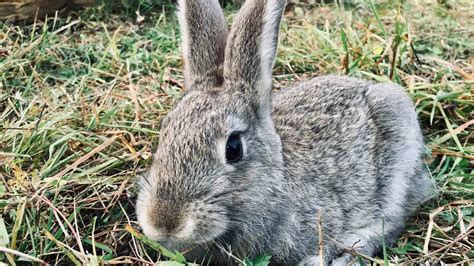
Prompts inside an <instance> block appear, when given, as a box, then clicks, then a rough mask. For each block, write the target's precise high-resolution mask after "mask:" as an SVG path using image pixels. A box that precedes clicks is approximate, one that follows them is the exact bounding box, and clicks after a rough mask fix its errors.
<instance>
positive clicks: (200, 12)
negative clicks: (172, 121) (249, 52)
mask: <svg viewBox="0 0 474 266" xmlns="http://www.w3.org/2000/svg"><path fill="white" fill-rule="evenodd" d="M177 15H178V22H179V28H180V31H181V39H182V49H183V57H184V71H185V83H186V88H187V89H190V88H191V87H193V88H204V87H206V85H211V86H219V85H221V84H222V82H223V78H222V68H223V66H222V65H223V63H224V51H225V44H226V38H227V24H226V21H225V17H224V13H223V12H222V9H221V7H220V5H219V2H218V0H178V12H177ZM199 85H204V86H199Z"/></svg>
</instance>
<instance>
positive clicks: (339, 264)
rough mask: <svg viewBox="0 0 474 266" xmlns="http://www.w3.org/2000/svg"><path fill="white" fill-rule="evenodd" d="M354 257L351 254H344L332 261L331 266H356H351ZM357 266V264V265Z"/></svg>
mask: <svg viewBox="0 0 474 266" xmlns="http://www.w3.org/2000/svg"><path fill="white" fill-rule="evenodd" d="M352 260H353V257H352V255H351V254H343V255H341V256H340V257H337V258H335V259H333V260H332V262H331V265H332V266H346V265H354V264H351V263H350V262H352ZM356 265H357V264H356Z"/></svg>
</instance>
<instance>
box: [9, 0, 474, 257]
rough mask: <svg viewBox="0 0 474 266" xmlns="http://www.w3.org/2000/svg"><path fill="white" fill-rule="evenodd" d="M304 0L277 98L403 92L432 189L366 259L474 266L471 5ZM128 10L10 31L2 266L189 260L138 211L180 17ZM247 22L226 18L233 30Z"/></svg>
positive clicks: (285, 34)
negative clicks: (342, 81) (322, 90)
mask: <svg viewBox="0 0 474 266" xmlns="http://www.w3.org/2000/svg"><path fill="white" fill-rule="evenodd" d="M228 2H229V1H228ZM308 2H311V1H293V4H292V5H290V6H289V7H288V8H287V11H286V13H285V18H284V20H283V24H282V32H281V33H282V38H281V41H280V47H279V50H278V58H277V62H276V67H275V70H274V76H275V88H276V89H279V88H281V87H284V86H285V84H288V83H290V82H293V81H297V80H300V79H304V78H308V77H311V76H317V75H322V74H327V73H333V74H334V73H337V74H348V75H351V76H356V77H362V78H365V79H371V80H377V81H385V82H395V83H398V84H400V85H402V86H404V87H405V88H406V91H407V93H408V94H409V95H410V96H411V97H412V99H413V101H414V102H415V104H416V110H417V113H418V115H419V119H420V123H421V126H422V129H423V133H424V136H425V139H426V143H427V148H426V152H425V155H426V156H425V161H426V164H427V165H428V166H429V168H430V170H431V175H432V178H433V179H434V180H435V181H436V183H437V188H438V189H437V190H438V191H437V195H435V196H434V197H433V199H431V200H430V201H429V202H427V203H425V204H424V205H423V206H422V207H421V208H420V209H419V211H417V213H416V215H415V216H414V217H413V218H412V219H411V221H410V223H409V225H408V227H407V229H406V232H405V233H404V234H403V235H402V236H401V237H400V239H399V240H398V242H397V243H396V244H395V245H394V246H391V247H387V248H386V249H385V251H384V252H383V253H382V254H380V255H379V256H378V257H377V258H370V260H372V261H374V262H378V263H386V264H388V263H402V262H405V263H421V262H426V261H429V262H430V263H432V264H437V263H438V264H439V263H440V262H441V261H442V262H445V263H456V262H457V263H460V262H464V263H471V264H472V263H473V259H474V251H473V250H472V246H473V242H474V237H473V236H474V231H473V230H474V220H473V214H474V213H473V205H474V185H473V184H474V178H473V165H474V141H473V140H474V135H473V133H472V132H473V127H474V120H473V117H474V109H473V107H474V97H473V91H474V89H473V87H474V86H473V84H474V6H473V4H472V3H471V1H470V0H444V1H443V0H438V1H432V0H420V1H397V0H390V1H372V2H371V1H357V0H354V1H336V3H332V4H321V5H318V4H308ZM338 2H343V3H344V4H337V3H338ZM375 2H376V3H375ZM125 3H126V1H121V2H118V3H115V5H114V6H111V5H110V4H107V3H102V4H100V5H98V6H96V7H93V8H89V9H87V10H82V11H79V12H73V13H70V14H68V15H62V16H58V17H57V18H55V17H54V16H53V17H52V18H49V19H47V20H45V21H40V20H37V21H34V22H15V23H14V22H12V21H7V22H0V177H1V178H0V211H1V218H0V261H3V262H5V263H9V264H15V263H19V264H21V263H24V262H25V261H36V262H39V263H41V262H48V263H63V264H71V263H74V264H85V263H87V264H112V263H115V264H116V263H125V262H130V263H131V262H133V263H143V264H151V263H153V262H155V261H157V260H158V259H166V258H165V257H168V258H169V257H172V259H173V260H175V261H178V262H183V258H182V257H181V256H180V253H174V254H169V253H167V252H166V250H162V249H161V247H159V246H157V245H156V244H155V243H149V242H148V241H146V239H143V238H142V237H140V236H138V235H137V231H136V230H139V227H138V225H137V223H136V222H135V221H134V219H135V215H134V207H133V206H134V198H135V194H136V185H135V181H136V179H137V175H139V174H140V173H142V172H143V171H144V170H145V169H146V167H147V166H148V165H149V163H150V158H151V155H152V151H153V148H154V147H155V146H156V143H157V141H158V139H159V125H160V120H161V119H162V117H163V116H164V115H165V114H166V113H167V112H168V111H169V110H170V108H172V105H173V103H175V102H176V100H177V99H179V96H180V95H181V93H182V92H183V86H182V80H183V77H182V76H183V72H182V69H183V62H182V59H181V56H180V49H179V41H180V37H179V32H178V29H177V23H176V18H175V15H174V7H173V5H172V4H169V3H168V4H163V3H161V2H160V3H161V4H159V3H155V4H151V2H147V1H141V2H140V3H138V2H131V3H127V4H125ZM236 10H237V8H236V7H235V6H233V5H232V4H227V5H226V14H227V16H228V18H229V22H230V21H231V20H232V17H233V15H234V14H235V11H236ZM136 11H138V12H136ZM127 225H128V226H127ZM133 228H134V229H133ZM132 233H133V234H132ZM137 236H138V237H137ZM154 249H161V251H162V254H163V256H162V257H161V258H160V257H159V256H160V255H159V253H158V252H156V251H155V250H154ZM262 255H263V254H262ZM241 259H244V258H241ZM468 261H470V262H468ZM246 262H247V264H252V263H253V265H264V264H265V263H264V262H263V263H262V262H260V263H259V262H257V261H255V259H254V261H252V260H247V261H246Z"/></svg>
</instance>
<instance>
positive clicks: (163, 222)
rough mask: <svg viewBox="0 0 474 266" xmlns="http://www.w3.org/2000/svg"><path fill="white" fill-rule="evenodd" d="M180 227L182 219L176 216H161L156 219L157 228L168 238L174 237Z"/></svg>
mask: <svg viewBox="0 0 474 266" xmlns="http://www.w3.org/2000/svg"><path fill="white" fill-rule="evenodd" d="M180 225H181V222H180V219H179V218H178V217H176V215H161V216H159V217H156V219H155V226H156V228H157V229H158V230H159V231H160V232H161V233H162V234H163V235H166V236H172V235H174V234H175V233H176V232H177V231H178V229H179V227H180Z"/></svg>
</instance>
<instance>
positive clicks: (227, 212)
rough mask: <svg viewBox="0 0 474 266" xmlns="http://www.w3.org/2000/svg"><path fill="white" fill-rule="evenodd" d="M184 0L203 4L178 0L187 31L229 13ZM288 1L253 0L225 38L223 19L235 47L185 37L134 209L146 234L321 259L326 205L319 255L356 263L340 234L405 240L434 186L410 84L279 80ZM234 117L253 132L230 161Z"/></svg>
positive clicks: (348, 240)
mask: <svg viewBox="0 0 474 266" xmlns="http://www.w3.org/2000/svg"><path fill="white" fill-rule="evenodd" d="M191 3H192V4H191ZM179 4H180V6H181V7H183V5H189V6H193V7H194V8H196V10H200V12H204V11H205V10H206V12H204V13H199V14H197V16H190V15H189V14H188V13H187V12H189V7H188V6H187V7H186V8H184V9H181V10H184V12H182V11H181V13H179V14H178V15H179V16H180V19H181V22H180V25H181V29H182V31H186V30H187V29H193V30H195V31H196V32H194V33H193V34H194V35H199V34H198V32H201V33H202V34H203V35H204V36H214V37H216V36H215V34H216V31H215V29H216V28H215V26H216V25H217V24H216V23H211V24H212V25H211V24H210V23H209V21H214V22H218V21H220V22H222V18H223V14H222V11H221V10H220V9H219V10H217V8H216V7H218V4H217V0H199V1H184V0H181V1H179ZM284 5H285V1H284V0H253V1H250V0H249V1H247V2H246V3H245V4H244V6H243V7H242V9H241V11H240V12H239V14H238V15H237V17H236V19H235V22H234V24H233V26H232V28H231V30H230V33H229V36H228V38H227V39H225V37H226V36H224V35H226V34H227V32H226V31H224V30H222V29H223V25H222V23H221V24H220V26H219V27H217V28H218V31H217V32H220V34H222V35H221V37H222V38H219V37H216V40H217V39H218V40H221V41H222V40H223V39H224V40H227V42H226V43H225V47H226V48H225V60H224V61H222V59H221V57H220V56H221V53H222V52H223V50H222V47H223V45H224V44H223V43H222V42H221V41H218V42H216V41H213V42H208V41H206V40H204V39H203V38H200V37H196V38H193V39H194V41H192V42H189V41H188V42H186V41H185V42H184V43H183V52H184V54H185V55H186V56H185V62H186V68H185V71H186V79H187V82H186V85H187V93H186V94H185V96H184V97H183V99H182V100H181V101H180V103H179V104H178V105H177V106H176V108H175V109H174V110H173V111H172V112H170V113H169V114H168V116H167V117H166V118H165V120H164V121H163V124H162V129H161V139H160V143H159V145H158V149H157V151H156V153H155V157H154V162H153V165H152V167H151V168H150V170H149V172H148V173H147V174H146V175H144V176H143V178H142V179H141V181H140V185H141V190H140V193H139V195H138V200H137V216H138V221H139V223H140V225H141V226H142V229H143V231H144V233H145V234H146V235H148V236H149V237H151V238H153V239H155V240H157V241H160V242H161V243H162V244H164V245H167V246H168V247H170V248H175V249H180V250H189V249H191V251H190V252H188V253H187V254H186V255H187V258H188V259H191V260H196V261H198V262H201V261H202V260H208V259H209V260H211V261H214V262H217V263H220V264H226V263H230V262H232V261H233V259H232V257H231V256H229V253H231V254H233V255H234V256H236V257H238V258H244V257H255V256H257V255H261V254H271V255H272V258H273V261H274V262H275V263H280V264H298V263H301V264H302V265H315V264H319V263H320V262H321V258H319V257H318V256H317V255H318V250H317V247H318V221H317V217H318V212H321V214H322V220H323V221H322V222H323V228H322V231H323V233H324V256H323V258H322V259H323V260H324V263H325V264H333V265H341V264H345V263H347V262H348V261H349V260H351V259H352V257H351V254H349V253H347V250H346V249H344V248H343V247H347V248H350V247H352V246H353V245H354V244H356V243H357V244H356V245H355V247H356V249H358V251H359V252H362V253H363V254H366V255H369V256H373V255H375V254H376V253H377V252H379V251H380V249H381V245H382V243H381V238H382V233H384V234H385V239H386V240H387V242H389V243H391V242H393V241H395V240H396V238H397V237H398V235H399V233H400V232H401V231H402V230H403V228H404V225H405V222H406V219H407V218H408V217H409V215H410V214H411V212H412V211H413V210H414V209H415V208H417V207H418V206H419V205H420V204H421V203H422V202H423V201H424V200H426V199H427V198H428V197H429V196H430V194H431V188H432V183H431V180H430V179H429V178H428V175H427V171H426V169H425V167H424V165H423V162H422V160H421V150H422V147H423V141H422V135H421V132H420V128H419V125H418V122H417V118H416V113H415V111H414V107H413V104H412V103H411V101H410V99H409V98H408V97H407V96H406V94H405V93H404V91H403V89H402V88H401V87H399V86H397V85H394V84H377V83H373V82H369V81H364V80H359V79H355V78H349V77H343V76H324V77H319V78H315V79H312V80H308V81H306V82H302V83H299V84H296V85H294V86H292V87H290V88H287V89H285V90H283V91H281V92H279V93H276V94H273V95H272V94H271V88H272V86H271V68H272V66H273V61H274V57H275V53H276V45H277V40H278V27H279V21H280V19H281V16H282V12H283V8H284ZM206 8H210V9H211V11H209V12H208V13H207V9H206ZM186 10H188V11H186ZM206 16H207V17H206ZM183 21H184V22H183ZM186 23H187V26H186V27H183V25H186ZM203 25H205V26H203ZM182 34H185V35H186V34H189V33H187V32H182ZM195 45H200V47H195ZM193 51H194V52H193ZM212 51H214V52H216V54H214V56H216V55H218V56H217V57H214V58H212V56H213V55H212ZM203 55H204V56H203ZM209 56H210V57H209ZM210 58H211V59H212V60H211V61H212V62H214V63H215V64H214V66H212V65H210V63H211V61H209V59H210ZM222 65H223V73H222V76H220V75H221V74H220V72H219V71H216V69H219V68H221V67H222ZM200 71H202V72H200ZM209 73H211V74H209ZM216 76H219V77H222V80H221V81H222V82H220V81H219V80H220V79H215V78H214V77H216ZM209 77H211V78H209ZM216 80H217V81H219V82H216ZM197 81H199V82H197ZM272 98H273V103H272V100H271V99H272ZM235 131H240V132H243V133H242V142H243V145H244V156H243V159H242V161H240V162H238V163H235V164H228V163H226V162H225V143H226V140H227V138H228V136H229V135H230V134H231V133H232V132H235ZM382 221H384V231H383V232H382ZM333 240H335V241H337V242H339V243H336V242H334V241H333ZM341 245H342V246H341Z"/></svg>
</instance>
